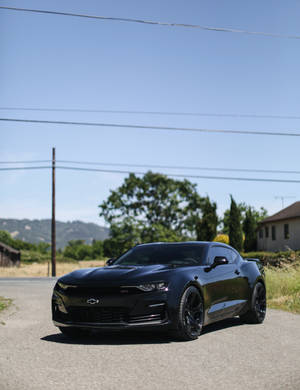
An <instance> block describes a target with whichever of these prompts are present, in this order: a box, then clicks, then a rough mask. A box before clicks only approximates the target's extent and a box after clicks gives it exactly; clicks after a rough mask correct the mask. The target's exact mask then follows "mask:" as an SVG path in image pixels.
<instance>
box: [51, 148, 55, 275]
mask: <svg viewBox="0 0 300 390" xmlns="http://www.w3.org/2000/svg"><path fill="white" fill-rule="evenodd" d="M51 265H52V276H56V228H55V148H52V224H51Z"/></svg>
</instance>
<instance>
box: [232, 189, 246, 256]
mask: <svg viewBox="0 0 300 390" xmlns="http://www.w3.org/2000/svg"><path fill="white" fill-rule="evenodd" d="M230 198H231V204H230V213H229V245H231V246H232V247H233V248H235V249H236V250H238V251H241V250H242V248H243V231H242V224H241V212H240V210H239V208H238V205H237V204H236V202H235V200H234V199H233V197H232V195H230Z"/></svg>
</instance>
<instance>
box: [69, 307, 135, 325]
mask: <svg viewBox="0 0 300 390" xmlns="http://www.w3.org/2000/svg"><path fill="white" fill-rule="evenodd" d="M68 312H69V319H70V320H71V321H72V322H97V323H103V324H108V323H122V322H128V311H127V310H126V309H124V308H121V307H101V308H100V307H70V308H69V309H68Z"/></svg>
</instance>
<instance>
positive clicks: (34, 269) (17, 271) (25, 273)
mask: <svg viewBox="0 0 300 390" xmlns="http://www.w3.org/2000/svg"><path fill="white" fill-rule="evenodd" d="M104 263H105V261H104V260H86V261H79V262H77V263H57V264H56V274H57V276H62V275H64V274H67V273H69V272H72V271H74V270H76V269H79V268H89V267H103V265H104ZM49 272H50V274H51V265H50V267H49ZM45 276H48V263H32V264H22V265H21V266H20V267H9V268H4V267H1V268H0V277H17V278H18V277H31V278H32V277H45Z"/></svg>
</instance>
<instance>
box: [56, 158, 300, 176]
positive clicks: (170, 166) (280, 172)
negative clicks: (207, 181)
mask: <svg viewBox="0 0 300 390" xmlns="http://www.w3.org/2000/svg"><path fill="white" fill-rule="evenodd" d="M56 162H58V163H67V164H82V165H96V166H97V165H100V166H101V165H102V166H121V167H138V168H149V169H156V168H158V169H187V170H195V171H196V170H199V171H224V172H229V171H230V172H249V173H251V172H255V173H277V174H278V173H279V174H300V171H289V170H273V169H250V168H224V167H198V166H193V167H192V166H186V165H185V166H182V165H157V164H127V163H126V164H125V163H105V162H90V161H74V160H56Z"/></svg>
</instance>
